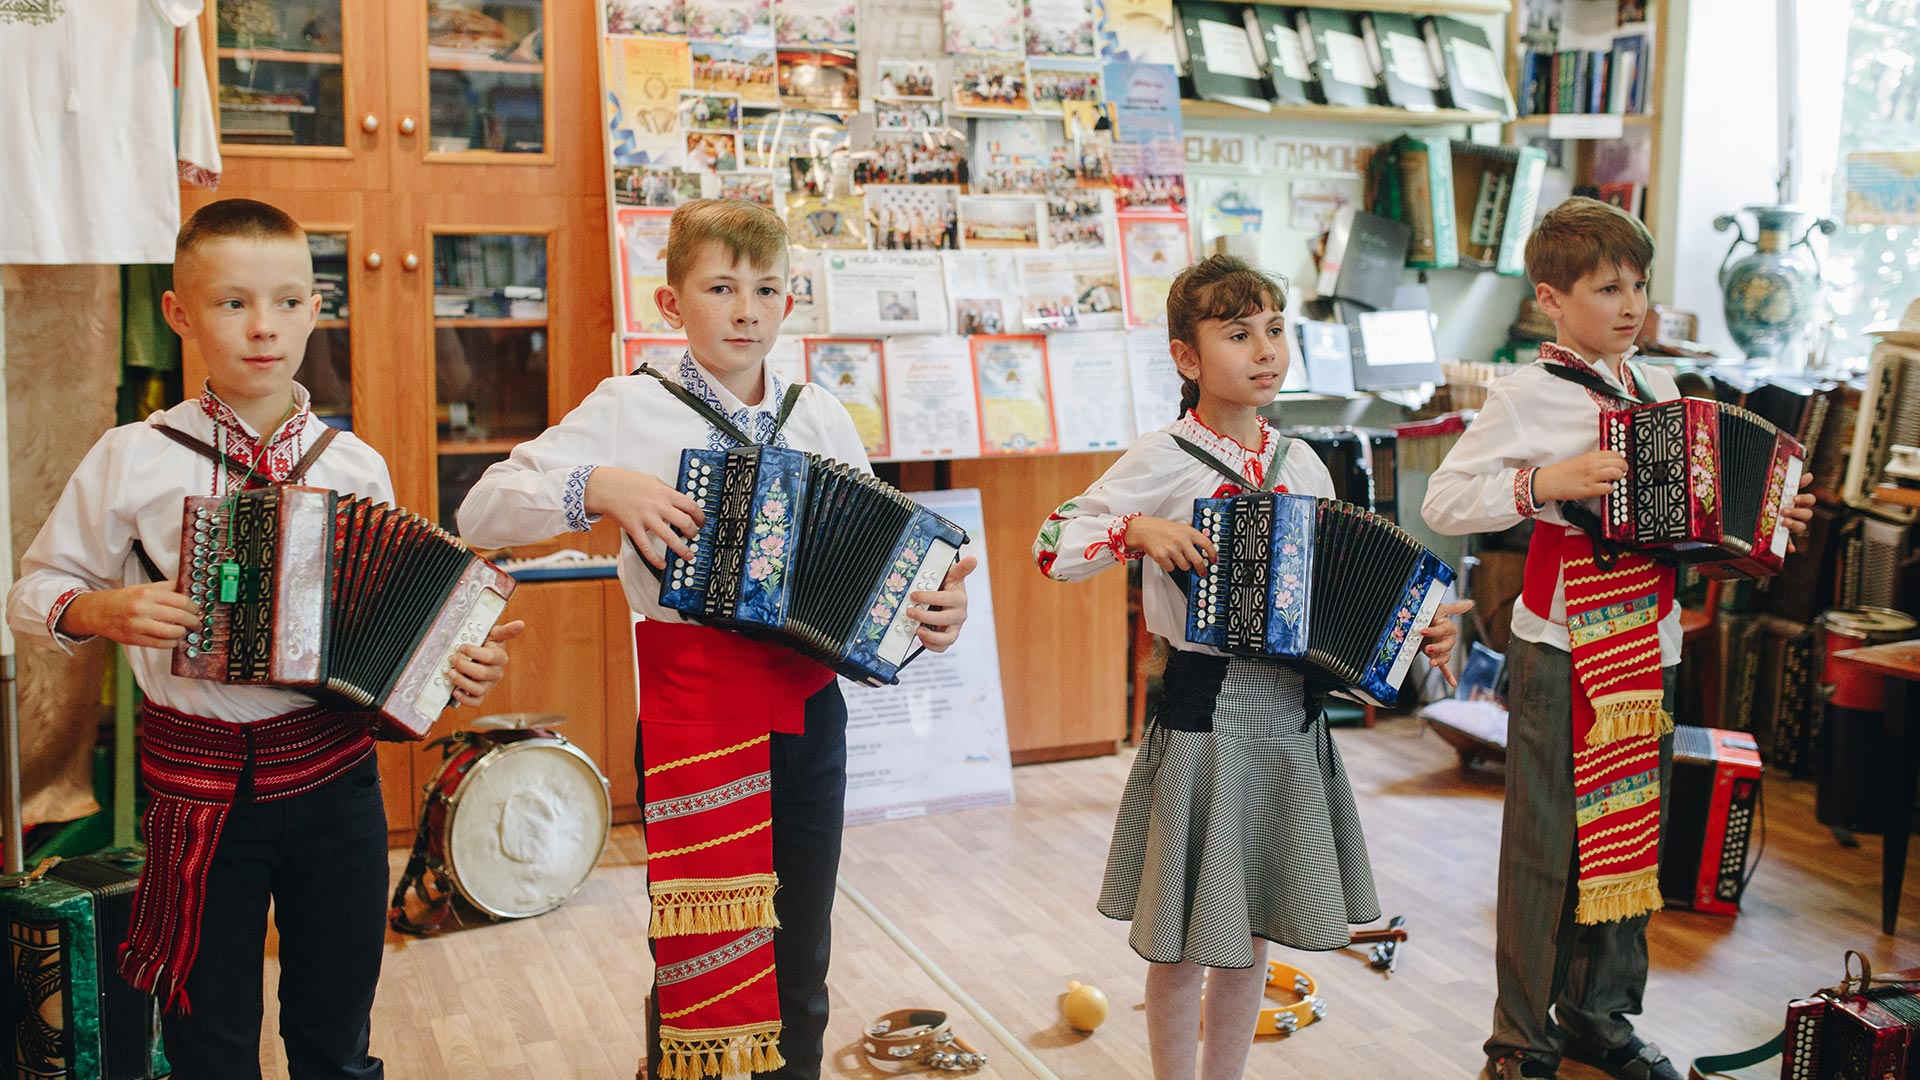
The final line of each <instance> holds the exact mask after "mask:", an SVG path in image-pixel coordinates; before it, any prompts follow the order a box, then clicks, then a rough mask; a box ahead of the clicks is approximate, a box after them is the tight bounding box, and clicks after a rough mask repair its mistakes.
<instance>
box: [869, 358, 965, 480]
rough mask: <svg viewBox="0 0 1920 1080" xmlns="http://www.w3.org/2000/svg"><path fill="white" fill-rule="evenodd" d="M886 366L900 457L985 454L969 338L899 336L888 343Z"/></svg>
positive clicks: (890, 421) (890, 414) (896, 454)
mask: <svg viewBox="0 0 1920 1080" xmlns="http://www.w3.org/2000/svg"><path fill="white" fill-rule="evenodd" d="M886 369H887V427H888V429H889V430H890V431H891V432H892V435H893V456H894V458H895V459H897V460H901V461H909V460H913V459H916V458H971V457H979V456H980V403H979V401H978V400H976V399H975V397H974V393H973V360H972V357H971V356H970V355H969V353H968V349H967V342H966V339H965V338H959V337H954V336H952V335H950V334H916V335H914V336H912V337H902V338H894V339H893V340H891V341H889V342H887V357H886Z"/></svg>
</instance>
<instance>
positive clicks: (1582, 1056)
mask: <svg viewBox="0 0 1920 1080" xmlns="http://www.w3.org/2000/svg"><path fill="white" fill-rule="evenodd" d="M1566 1056H1567V1057H1568V1058H1569V1059H1570V1060H1573V1061H1577V1062H1579V1063H1580V1064H1582V1065H1591V1066H1593V1067H1594V1068H1596V1069H1599V1070H1600V1071H1601V1072H1604V1073H1606V1074H1607V1075H1608V1076H1611V1077H1614V1078H1615V1080H1680V1071H1679V1070H1678V1069H1675V1068H1674V1067H1673V1062H1671V1061H1668V1060H1667V1055H1665V1054H1663V1053H1661V1052H1660V1048H1659V1047H1657V1046H1655V1045H1653V1044H1652V1043H1650V1042H1645V1041H1643V1040H1641V1038H1640V1037H1639V1036H1638V1035H1629V1036H1628V1037H1627V1041H1626V1043H1625V1044H1624V1045H1621V1046H1616V1047H1614V1048H1613V1049H1611V1050H1605V1051H1598V1050H1595V1049H1593V1048H1592V1047H1589V1046H1583V1045H1581V1044H1579V1043H1569V1044H1568V1046H1567V1053H1566Z"/></svg>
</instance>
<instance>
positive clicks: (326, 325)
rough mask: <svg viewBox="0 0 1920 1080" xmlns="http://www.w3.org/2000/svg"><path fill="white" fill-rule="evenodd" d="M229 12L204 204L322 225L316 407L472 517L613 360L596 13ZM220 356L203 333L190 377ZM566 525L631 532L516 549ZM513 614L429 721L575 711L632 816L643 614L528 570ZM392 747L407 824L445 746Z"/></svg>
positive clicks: (387, 762)
mask: <svg viewBox="0 0 1920 1080" xmlns="http://www.w3.org/2000/svg"><path fill="white" fill-rule="evenodd" d="M209 14H210V15H211V16H212V17H211V18H210V19H208V20H206V21H205V22H207V23H211V24H212V25H210V26H207V27H206V30H205V32H206V34H207V41H206V45H207V58H208V65H207V66H208V75H209V78H210V80H211V81H212V85H213V87H214V93H215V98H216V102H217V108H218V111H219V114H220V122H221V128H222V139H221V150H222V155H223V173H222V177H221V185H220V189H219V190H218V191H217V192H209V191H205V190H202V189H199V188H191V187H189V188H183V189H182V212H183V213H191V212H193V211H194V210H195V209H198V208H199V207H200V206H203V205H205V204H206V203H208V202H212V201H214V200H215V199H221V198H232V197H236V196H237V197H244V198H253V199H260V200H262V201H265V202H269V203H272V204H274V205H276V206H279V207H280V208H282V209H284V210H286V211H287V212H288V213H290V214H292V215H293V217H294V218H295V219H296V220H298V221H299V222H300V223H301V225H302V226H304V227H305V228H306V229H307V230H308V233H309V236H310V238H311V239H310V243H311V245H312V247H313V249H314V261H315V272H316V280H317V283H318V285H319V287H320V289H321V291H322V293H323V294H324V295H325V296H326V297H327V302H326V310H325V311H324V312H323V318H322V320H321V322H320V324H319V326H318V327H317V328H316V329H315V331H314V334H313V336H312V337H311V338H310V339H309V341H308V348H307V360H306V363H305V364H304V365H303V366H302V368H301V372H300V379H301V381H302V382H303V383H304V384H305V385H306V386H307V387H308V389H309V390H311V391H313V394H314V407H315V411H316V412H317V413H319V414H320V415H321V416H322V417H323V418H324V419H326V420H327V422H329V423H332V424H335V425H338V426H342V427H348V428H351V430H353V431H354V433H355V434H357V435H359V436H360V437H361V438H363V439H365V440H366V441H367V442H369V443H370V444H372V445H373V446H374V447H375V448H376V449H378V450H379V451H380V452H381V454H382V455H383V456H384V457H385V458H386V460H387V466H388V469H389V471H390V472H391V474H392V476H393V482H394V488H395V492H396V495H397V497H398V499H399V501H400V503H401V505H404V506H406V507H408V508H410V509H413V510H415V511H417V512H420V513H424V514H428V515H430V516H432V517H435V518H436V519H438V520H440V521H441V523H442V524H444V525H447V526H449V527H451V526H452V525H453V520H452V518H453V513H454V510H455V509H456V508H457V507H458V506H459V503H460V500H461V498H462V497H463V496H464V495H465V493H466V490H467V488H468V487H469V486H471V484H472V483H473V481H474V480H475V479H476V478H478V476H479V474H480V473H481V472H482V471H484V470H485V468H486V466H487V465H489V464H491V463H492V462H494V461H497V460H499V459H501V458H503V457H505V456H506V454H507V453H508V451H509V450H511V448H512V446H513V445H514V444H515V443H517V442H519V441H520V440H522V439H524V438H526V437H528V436H530V435H532V434H534V433H537V432H538V431H540V430H541V429H542V428H544V427H546V426H547V425H548V424H550V423H552V422H554V421H556V420H558V419H559V418H560V417H561V416H563V415H565V413H566V411H567V410H568V409H569V408H571V407H572V406H573V405H574V404H575V403H577V402H578V401H579V400H580V399H581V398H583V397H585V396H586V395H587V393H588V392H590V391H591V390H592V389H593V387H594V385H595V384H597V383H598V382H599V380H600V379H601V378H603V377H604V376H605V375H606V374H607V372H608V370H609V361H608V357H607V342H608V341H609V340H611V335H612V332H613V315H612V312H613V303H612V295H611V283H610V282H609V280H608V273H607V267H608V265H609V259H608V248H607V227H606V221H607V208H606V196H605V186H604V182H603V179H602V175H601V168H600V134H599V127H598V118H599V116H600V111H601V110H600V103H599V94H598V89H597V79H596V76H595V70H596V65H595V61H594V57H595V56H596V55H597V49H596V43H595V41H594V37H593V35H594V20H593V19H592V18H591V17H585V18H582V17H579V14H580V12H579V10H578V9H577V8H576V6H575V5H572V4H568V3H564V2H562V0H489V2H487V3H483V4H479V5H474V6H470V7H462V8H459V9H453V8H451V7H446V6H438V7H436V8H435V10H434V12H433V13H432V14H430V13H429V5H428V3H427V0H394V2H392V3H380V2H376V0H271V2H261V3H253V4H234V5H221V7H220V11H219V12H218V13H214V12H212V10H211V9H210V10H209ZM550 16H551V17H550ZM204 377H205V368H204V365H203V364H202V363H201V361H200V358H199V357H198V356H197V355H194V354H193V353H192V351H191V350H189V352H188V355H187V356H186V358H185V385H186V387H187V389H188V391H189V392H190V393H191V392H198V389H199V386H200V382H201V380H202V379H203V378H204ZM562 545H565V546H572V547H578V548H583V549H586V550H589V551H592V552H594V553H596V554H608V553H611V552H613V551H614V550H615V548H614V536H613V534H612V532H611V530H607V529H601V530H596V531H595V532H593V533H591V534H588V535H587V536H584V537H583V536H573V537H566V538H561V539H560V540H558V541H553V542H549V543H545V544H540V545H534V546H531V547H529V548H528V549H525V550H524V551H522V552H520V553H538V552H540V551H544V550H549V549H551V548H553V547H557V546H562ZM508 614H509V616H510V617H518V618H524V619H526V620H527V621H528V623H529V630H528V633H527V635H526V636H525V637H523V638H522V639H521V640H520V641H519V642H518V643H517V644H516V646H515V648H514V663H513V665H512V668H511V669H510V672H509V674H508V676H507V679H506V682H505V685H503V686H502V687H500V688H499V689H498V690H497V691H495V693H494V694H493V695H491V696H490V697H489V699H488V700H487V702H486V704H485V706H484V707H483V709H482V710H480V711H478V712H476V711H475V710H455V711H451V712H450V713H449V714H448V715H447V716H446V717H444V718H443V719H442V720H441V722H440V724H439V725H437V726H436V728H435V730H434V732H433V735H432V736H430V737H437V736H439V735H441V734H445V733H446V732H448V731H451V730H454V729H455V728H456V727H458V726H459V725H461V724H463V723H467V722H470V721H471V720H472V719H473V718H474V717H476V716H478V715H480V714H481V713H493V712H511V711H526V712H556V713H564V714H566V716H567V718H568V722H567V724H566V726H565V727H564V728H562V729H561V730H562V731H563V732H564V733H565V734H566V735H567V737H568V738H569V739H571V740H573V741H574V742H576V743H578V744H579V745H580V746H581V747H582V748H583V749H584V750H586V751H587V753H588V754H590V755H591V756H592V757H593V758H594V760H595V761H596V762H597V763H598V764H599V765H600V767H601V769H602V771H604V772H606V773H608V775H609V776H610V777H611V778H612V779H613V781H614V784H615V791H616V804H615V805H616V810H615V813H616V816H617V817H622V818H625V817H628V816H631V814H630V813H628V811H631V810H632V807H631V801H632V795H633V791H634V788H635V784H634V781H633V779H632V776H631V773H632V771H633V732H632V730H631V728H632V718H633V714H634V709H633V706H632V704H631V702H632V699H633V688H632V683H633V679H632V667H631V661H630V659H628V658H627V657H626V654H625V652H624V651H622V650H621V649H620V648H619V647H618V642H616V641H611V640H609V639H607V637H606V632H607V628H608V627H609V626H611V625H613V624H614V623H616V622H618V621H619V620H623V619H624V618H625V617H626V603H625V601H624V599H622V598H621V597H620V594H619V589H618V586H617V584H615V583H612V582H608V581H581V582H565V583H542V584H538V585H528V586H525V587H523V588H522V589H520V590H518V591H517V592H516V594H515V596H514V599H513V602H512V604H511V606H510V607H509V609H508ZM621 640H625V641H630V640H631V636H630V634H625V633H623V634H622V635H621ZM610 674H611V678H609V675H610ZM610 695H611V696H613V697H615V698H617V700H618V702H619V706H618V709H617V710H612V709H610V707H609V696H610ZM609 716H614V717H618V719H616V720H614V721H613V722H611V723H610V722H609V719H608V718H609ZM621 728H625V729H626V730H625V731H624V732H622V731H621V730H619V729H621ZM623 747H624V749H622V748H623ZM380 759H381V769H382V774H383V776H384V777H385V790H386V796H387V811H388V826H389V828H390V829H392V830H393V831H394V835H395V838H396V839H403V838H404V837H405V836H406V835H408V834H410V832H411V830H412V829H413V827H414V825H415V823H416V821H417V820H418V813H419V809H420V802H421V797H422V796H421V788H422V785H424V784H425V783H426V782H427V781H428V780H430V779H431V778H432V776H433V774H434V772H435V771H436V770H437V769H438V767H439V762H440V758H439V752H438V751H437V750H431V749H428V748H426V747H424V746H420V745H413V744H408V745H383V746H382V747H381V750H380ZM623 790H624V791H625V792H626V802H625V803H624V804H622V803H621V802H620V801H619V794H618V793H619V792H620V791H623Z"/></svg>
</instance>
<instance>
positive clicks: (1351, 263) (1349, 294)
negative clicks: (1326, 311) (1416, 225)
mask: <svg viewBox="0 0 1920 1080" xmlns="http://www.w3.org/2000/svg"><path fill="white" fill-rule="evenodd" d="M1411 236H1412V230H1411V229H1409V228H1408V227H1407V225H1406V224H1405V223H1404V222H1399V221H1395V220H1393V219H1392V218H1388V217H1383V216H1381V215H1379V214H1371V213H1368V212H1367V211H1365V210H1361V209H1358V208H1357V207H1355V206H1353V205H1352V204H1348V205H1346V206H1342V207H1341V208H1340V209H1339V211H1338V212H1336V213H1335V214H1334V217H1333V226H1332V228H1330V229H1328V230H1327V249H1326V252H1325V253H1324V254H1323V255H1322V256H1321V258H1320V277H1319V280H1318V282H1317V283H1316V285H1315V290H1316V291H1317V292H1318V293H1319V295H1320V296H1322V297H1336V298H1338V299H1341V300H1351V301H1357V302H1358V303H1360V304H1363V305H1365V306H1366V307H1369V308H1383V307H1387V306H1389V305H1391V304H1392V303H1393V292H1394V290H1395V289H1397V288H1399V286H1400V271H1401V270H1402V269H1403V268H1404V267H1405V266H1406V265H1407V243H1408V241H1409V239H1410V238H1411Z"/></svg>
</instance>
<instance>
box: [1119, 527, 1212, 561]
mask: <svg viewBox="0 0 1920 1080" xmlns="http://www.w3.org/2000/svg"><path fill="white" fill-rule="evenodd" d="M1126 545H1127V550H1128V551H1137V552H1139V553H1140V554H1142V555H1145V556H1146V557H1147V558H1149V559H1152V560H1153V561H1154V562H1157V563H1159V564H1160V569H1162V570H1165V571H1167V572H1168V573H1172V572H1173V571H1175V570H1189V571H1192V572H1193V573H1196V574H1204V573H1206V572H1207V567H1209V566H1211V565H1213V563H1214V561H1215V560H1217V559H1218V558H1219V557H1220V553H1219V552H1218V551H1216V550H1214V547H1213V541H1212V540H1211V539H1209V538H1208V536H1207V534H1206V533H1203V532H1201V531H1200V530H1199V529H1196V528H1194V527H1193V526H1191V525H1188V524H1186V523H1185V522H1181V521H1169V520H1167V519H1166V518H1157V517H1146V516H1141V517H1137V518H1134V519H1133V521H1131V522H1129V523H1128V525H1127V538H1126Z"/></svg>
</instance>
